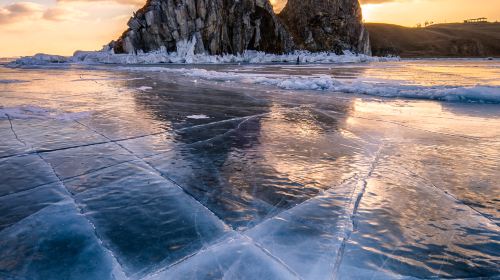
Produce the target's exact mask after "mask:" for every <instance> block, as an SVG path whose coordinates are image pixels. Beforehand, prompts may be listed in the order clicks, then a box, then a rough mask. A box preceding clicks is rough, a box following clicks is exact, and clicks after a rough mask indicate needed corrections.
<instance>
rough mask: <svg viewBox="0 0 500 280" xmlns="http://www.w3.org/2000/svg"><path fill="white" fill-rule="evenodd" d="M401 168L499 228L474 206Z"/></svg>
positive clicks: (497, 226)
mask: <svg viewBox="0 0 500 280" xmlns="http://www.w3.org/2000/svg"><path fill="white" fill-rule="evenodd" d="M401 168H403V169H404V170H406V171H407V172H408V173H410V174H412V175H413V176H416V177H417V178H420V179H421V180H423V181H424V182H427V183H428V184H429V185H431V187H432V188H433V189H435V190H437V191H438V192H440V193H442V194H444V195H445V196H447V197H449V198H450V199H452V200H454V201H456V202H458V203H460V204H462V205H464V206H465V207H468V208H470V210H471V211H472V212H474V213H476V214H478V215H479V216H481V217H483V218H485V219H487V220H488V221H490V222H491V223H492V224H493V225H495V226H496V228H500V226H499V225H498V224H497V223H496V222H495V221H493V220H492V219H491V218H489V217H488V216H486V215H485V214H483V213H482V212H480V211H479V210H477V209H476V208H475V207H474V206H471V205H469V204H467V203H466V202H465V201H463V200H461V199H459V198H458V197H456V196H455V195H454V194H452V193H450V192H448V191H447V190H443V189H441V188H440V187H438V186H436V185H435V184H434V183H433V182H432V181H431V180H429V179H427V178H425V177H423V176H420V175H419V174H417V173H415V172H413V171H411V170H409V169H408V168H406V167H403V166H401ZM387 169H388V170H391V171H393V172H396V173H398V172H399V171H397V170H394V169H389V168H387Z"/></svg>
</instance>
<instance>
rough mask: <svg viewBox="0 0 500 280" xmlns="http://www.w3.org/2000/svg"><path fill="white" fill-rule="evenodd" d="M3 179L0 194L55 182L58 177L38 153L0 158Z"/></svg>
mask: <svg viewBox="0 0 500 280" xmlns="http://www.w3.org/2000/svg"><path fill="white" fill-rule="evenodd" d="M0 165H1V166H2V180H1V181H0V196H3V195H8V194H13V193H17V192H20V191H25V190H28V189H32V188H36V187H38V186H42V185H46V184H49V183H54V182H57V181H58V178H57V177H56V176H55V175H54V173H53V172H52V170H50V168H48V166H47V164H46V163H45V162H44V161H43V160H42V159H41V158H40V157H39V156H38V155H33V154H32V155H22V156H13V157H7V158H4V159H0Z"/></svg>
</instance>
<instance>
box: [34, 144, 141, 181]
mask: <svg viewBox="0 0 500 280" xmlns="http://www.w3.org/2000/svg"><path fill="white" fill-rule="evenodd" d="M41 156H42V157H43V159H44V160H46V161H47V163H48V164H50V166H51V167H52V168H53V169H54V171H55V172H56V174H57V176H58V177H59V178H61V179H63V180H64V179H68V178H72V177H76V176H79V175H82V174H86V173H90V172H92V171H96V170H99V169H102V168H105V167H108V166H111V165H116V164H119V163H122V162H126V161H131V160H134V159H136V157H134V156H133V155H131V154H130V153H129V152H128V151H127V150H125V149H123V148H121V147H120V146H119V145H117V144H115V143H104V144H97V145H90V146H82V147H76V148H71V149H63V150H56V151H51V152H46V153H42V154H41Z"/></svg>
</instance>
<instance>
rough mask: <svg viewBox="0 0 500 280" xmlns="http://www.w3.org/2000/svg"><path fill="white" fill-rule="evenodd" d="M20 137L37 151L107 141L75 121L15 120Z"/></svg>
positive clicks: (14, 126)
mask: <svg viewBox="0 0 500 280" xmlns="http://www.w3.org/2000/svg"><path fill="white" fill-rule="evenodd" d="M12 125H13V128H14V131H15V132H16V134H17V135H18V137H19V138H20V139H21V140H22V141H24V142H25V143H26V144H27V145H28V146H29V147H31V148H32V149H33V150H37V151H44V150H45V151H47V150H56V149H62V148H68V147H77V146H81V145H89V144H93V143H101V142H105V141H107V140H106V138H104V137H102V136H100V135H98V134H96V133H94V132H92V131H89V130H88V129H87V128H85V127H84V126H82V125H80V124H78V123H76V122H74V121H64V120H40V119H13V120H12Z"/></svg>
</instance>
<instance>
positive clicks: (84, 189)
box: [67, 163, 228, 275]
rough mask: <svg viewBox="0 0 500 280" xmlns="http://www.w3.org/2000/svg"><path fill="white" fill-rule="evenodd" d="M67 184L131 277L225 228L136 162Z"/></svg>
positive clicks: (211, 239)
mask: <svg viewBox="0 0 500 280" xmlns="http://www.w3.org/2000/svg"><path fill="white" fill-rule="evenodd" d="M67 185H68V188H69V189H70V190H72V191H73V192H75V193H78V194H77V195H76V197H75V199H76V201H77V203H78V205H80V206H81V207H82V209H83V211H84V214H85V215H86V216H88V217H89V218H90V220H91V221H92V222H93V224H94V225H95V226H96V228H97V232H98V233H99V235H101V236H103V240H104V242H105V244H107V245H108V246H109V247H110V248H112V250H113V251H114V252H116V255H117V258H118V260H119V261H120V263H121V264H122V265H123V266H124V269H125V271H126V272H127V273H128V274H130V275H133V274H139V275H140V274H143V273H145V272H147V271H150V270H151V269H153V268H159V267H158V266H159V265H168V264H171V263H173V262H176V261H178V260H180V259H181V258H183V257H186V256H187V255H190V254H192V253H194V252H196V251H197V250H199V249H201V248H202V247H204V246H208V245H209V244H211V243H212V242H214V241H215V240H217V239H219V238H221V237H223V236H224V235H225V234H226V233H227V232H228V228H227V227H226V226H225V225H224V224H223V223H221V222H220V221H219V220H218V218H217V217H216V216H214V215H213V214H212V213H211V212H210V211H209V210H207V209H206V208H204V207H203V206H201V205H200V204H199V203H198V202H196V201H195V200H193V199H192V198H191V197H190V196H188V195H187V194H185V193H184V192H183V191H182V190H181V189H180V188H179V187H177V186H175V185H174V184H172V183H171V182H169V181H168V180H166V179H165V178H162V177H160V176H159V175H157V174H156V172H155V171H154V170H152V169H150V168H148V167H147V166H142V167H141V164H137V163H125V164H122V165H118V166H115V167H110V168H107V169H103V170H101V171H98V172H96V173H94V174H92V175H85V176H82V177H79V178H77V179H74V180H72V181H70V182H68V183H67Z"/></svg>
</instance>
